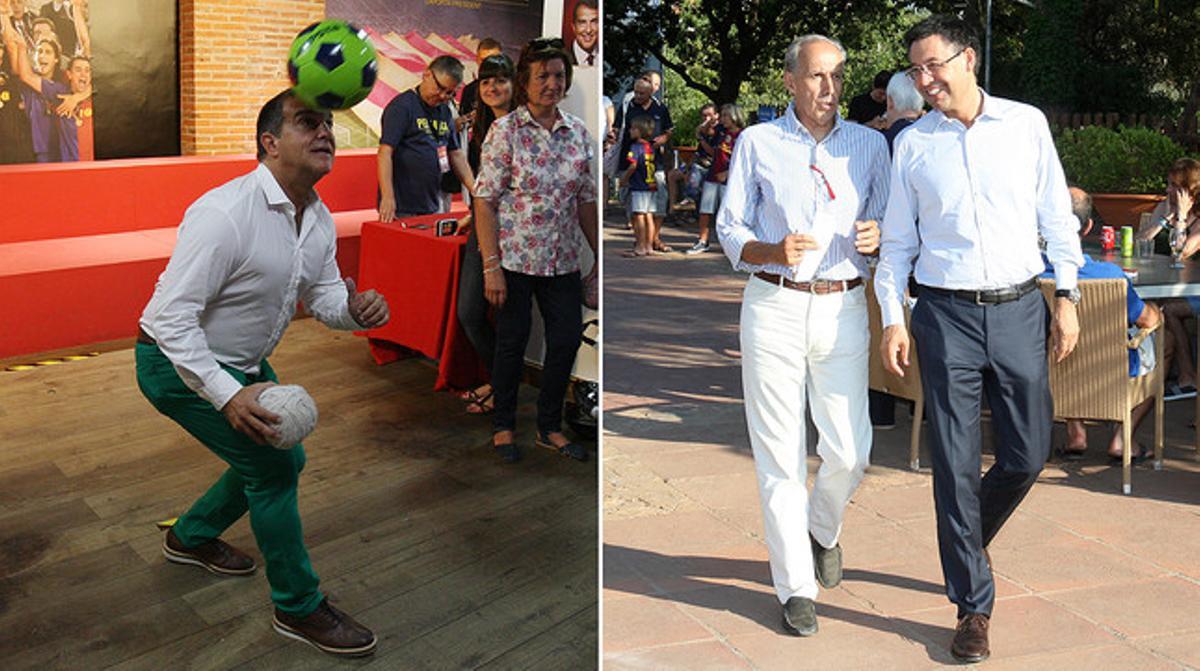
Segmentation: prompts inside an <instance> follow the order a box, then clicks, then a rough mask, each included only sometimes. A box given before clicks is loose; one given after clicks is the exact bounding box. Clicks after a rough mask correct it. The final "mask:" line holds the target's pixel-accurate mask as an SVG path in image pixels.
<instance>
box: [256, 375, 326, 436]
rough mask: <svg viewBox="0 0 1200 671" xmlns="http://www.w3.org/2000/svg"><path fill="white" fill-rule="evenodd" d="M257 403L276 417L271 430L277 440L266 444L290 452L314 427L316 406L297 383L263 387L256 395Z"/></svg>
mask: <svg viewBox="0 0 1200 671" xmlns="http://www.w3.org/2000/svg"><path fill="white" fill-rule="evenodd" d="M258 404H259V405H261V406H262V407H264V408H266V409H267V410H270V411H271V412H273V413H275V414H276V415H279V417H280V420H281V421H280V422H279V424H278V425H277V426H276V427H275V430H276V431H277V432H279V437H278V438H275V439H272V440H271V441H270V443H271V445H272V446H273V447H277V448H279V449H281V450H290V449H291V448H293V447H295V445H296V443H299V442H300V441H302V440H304V438H305V437H306V436H308V434H310V433H312V431H313V429H315V428H317V404H316V403H314V402H313V400H312V396H309V395H308V392H307V391H305V390H304V387H301V386H300V385H298V384H283V385H278V384H277V385H274V386H272V387H267V388H266V389H264V390H263V391H262V393H260V394H259V395H258Z"/></svg>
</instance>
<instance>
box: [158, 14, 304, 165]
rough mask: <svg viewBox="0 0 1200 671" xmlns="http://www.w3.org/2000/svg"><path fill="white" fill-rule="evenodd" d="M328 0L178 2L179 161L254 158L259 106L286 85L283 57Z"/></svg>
mask: <svg viewBox="0 0 1200 671" xmlns="http://www.w3.org/2000/svg"><path fill="white" fill-rule="evenodd" d="M323 18H325V0H179V52H180V53H179V70H180V72H179V88H180V110H179V111H180V117H181V118H180V124H181V140H182V150H183V153H184V154H230V153H253V152H254V149H255V146H254V120H255V117H257V115H258V110H259V108H260V107H262V104H263V103H264V102H265V101H266V100H267V99H268V98H270V97H271V96H272V95H274V94H275V93H277V92H279V91H280V90H282V89H284V88H286V87H287V86H288V78H287V51H288V48H289V47H290V46H291V44H292V39H293V38H294V37H295V36H296V33H298V32H300V29H302V28H304V27H305V26H307V25H308V24H310V23H312V22H314V21H320V20H321V19H323Z"/></svg>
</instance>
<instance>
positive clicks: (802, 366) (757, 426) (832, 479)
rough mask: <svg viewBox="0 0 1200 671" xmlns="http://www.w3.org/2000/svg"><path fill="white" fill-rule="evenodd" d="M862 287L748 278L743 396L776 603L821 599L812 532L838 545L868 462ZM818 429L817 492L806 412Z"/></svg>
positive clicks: (866, 343) (867, 341)
mask: <svg viewBox="0 0 1200 671" xmlns="http://www.w3.org/2000/svg"><path fill="white" fill-rule="evenodd" d="M868 329H869V326H868V323H867V303H866V295H865V292H864V291H863V289H862V287H858V288H856V289H852V290H850V291H848V292H840V293H832V294H825V295H815V294H810V293H807V292H802V291H796V290H793V289H787V288H783V287H779V286H775V285H773V284H771V283H769V282H765V281H763V280H760V279H758V278H757V277H753V276H751V278H750V281H749V282H748V283H747V285H746V290H745V293H744V296H743V299H742V319H741V347H742V388H743V397H744V399H745V407H746V425H747V429H748V431H749V434H750V446H751V448H752V449H753V451H754V465H755V469H756V471H757V473H758V491H759V498H760V500H761V503H762V510H763V521H764V526H765V530H766V536H767V552H768V555H769V556H770V561H771V577H772V580H773V581H774V583H775V592H776V594H777V595H778V597H779V602H780V603H786V602H787V600H788V599H789V598H791V597H793V596H803V597H808V598H810V599H815V598H816V596H817V582H816V576H815V575H814V573H813V557H812V546H811V545H810V543H809V538H808V536H809V533H812V535H813V537H814V538H816V540H817V542H818V543H820V544H821V545H823V546H825V547H833V545H834V544H835V543H836V542H837V540H838V536H839V535H840V534H841V530H842V517H843V514H844V512H845V509H846V504H847V503H848V502H849V501H850V496H851V495H852V494H853V493H854V490H855V489H856V488H857V487H858V484H859V482H861V481H862V477H863V473H864V471H865V470H866V468H867V460H868V459H869V457H870V454H871V422H870V419H869V417H868V413H867V355H868V352H867V348H868V347H870V341H871V338H870V333H869V330H868ZM806 404H807V406H808V408H809V411H810V413H811V415H812V419H813V424H814V425H815V426H816V427H817V433H818V434H819V440H818V441H817V455H818V456H819V457H820V458H821V466H820V468H819V469H818V470H817V477H816V483H815V484H814V486H813V490H812V493H811V494H809V492H808V487H807V483H806V480H807V476H808V464H807V461H806V456H807V441H806V436H805V431H806V425H805V419H804V409H805V405H806Z"/></svg>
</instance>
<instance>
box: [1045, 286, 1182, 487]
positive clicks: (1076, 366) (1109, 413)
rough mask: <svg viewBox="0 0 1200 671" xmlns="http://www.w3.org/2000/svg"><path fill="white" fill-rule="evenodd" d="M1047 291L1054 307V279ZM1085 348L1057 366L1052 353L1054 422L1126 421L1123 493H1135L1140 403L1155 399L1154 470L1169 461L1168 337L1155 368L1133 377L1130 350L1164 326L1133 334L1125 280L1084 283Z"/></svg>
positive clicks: (1081, 319) (1081, 309) (1157, 353)
mask: <svg viewBox="0 0 1200 671" xmlns="http://www.w3.org/2000/svg"><path fill="white" fill-rule="evenodd" d="M1039 284H1040V286H1041V290H1042V293H1043V294H1044V295H1045V296H1046V300H1047V301H1049V302H1050V304H1051V305H1053V304H1054V298H1053V296H1054V281H1053V280H1047V279H1043V280H1040V281H1039ZM1079 289H1080V291H1081V293H1082V299H1081V300H1080V302H1079V326H1080V329H1079V330H1080V333H1079V344H1078V345H1077V346H1076V348H1075V351H1074V352H1072V353H1071V355H1070V356H1068V357H1067V358H1066V360H1064V361H1063V362H1062V363H1054V353H1053V351H1051V352H1050V393H1051V394H1052V395H1053V397H1054V419H1055V420H1065V419H1068V418H1070V419H1092V420H1106V421H1110V422H1121V425H1122V428H1123V438H1124V441H1125V442H1124V444H1125V453H1124V455H1123V456H1122V463H1123V474H1122V488H1121V489H1122V491H1123V492H1124V493H1125V494H1130V493H1132V491H1133V486H1132V484H1131V482H1130V473H1131V470H1132V469H1131V459H1132V457H1131V455H1132V452H1131V451H1132V447H1133V435H1132V434H1133V431H1132V425H1131V423H1130V420H1129V418H1130V413H1131V412H1132V411H1133V408H1134V407H1136V406H1137V405H1138V404H1139V403H1141V402H1143V401H1145V400H1146V399H1148V398H1154V468H1155V470H1161V469H1162V458H1163V382H1164V378H1165V376H1166V370H1165V368H1166V366H1164V365H1163V339H1162V338H1156V339H1155V343H1154V351H1155V359H1156V361H1157V362H1158V364H1157V365H1155V367H1154V370H1153V371H1151V372H1150V373H1147V374H1146V375H1142V376H1140V377H1129V350H1130V349H1136V348H1137V346H1138V345H1139V344H1140V343H1141V341H1142V340H1143V339H1144V338H1145V337H1146V336H1148V335H1149V334H1150V333H1152V332H1153V331H1155V330H1156V329H1157V328H1158V327H1157V326H1155V327H1153V328H1149V329H1140V330H1139V331H1138V333H1137V334H1136V335H1135V336H1134V337H1133V338H1130V337H1129V335H1128V319H1129V317H1128V310H1127V308H1126V296H1125V292H1126V283H1125V280H1123V279H1112V280H1084V281H1081V282H1080V283H1079Z"/></svg>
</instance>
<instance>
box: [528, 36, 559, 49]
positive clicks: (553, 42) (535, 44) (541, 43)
mask: <svg viewBox="0 0 1200 671" xmlns="http://www.w3.org/2000/svg"><path fill="white" fill-rule="evenodd" d="M563 46H564V45H563V41H562V38H561V37H539V38H537V39H536V40H532V41H530V43H529V46H527V47H525V49H526V51H529V52H534V51H545V50H547V49H562V48H563Z"/></svg>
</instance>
